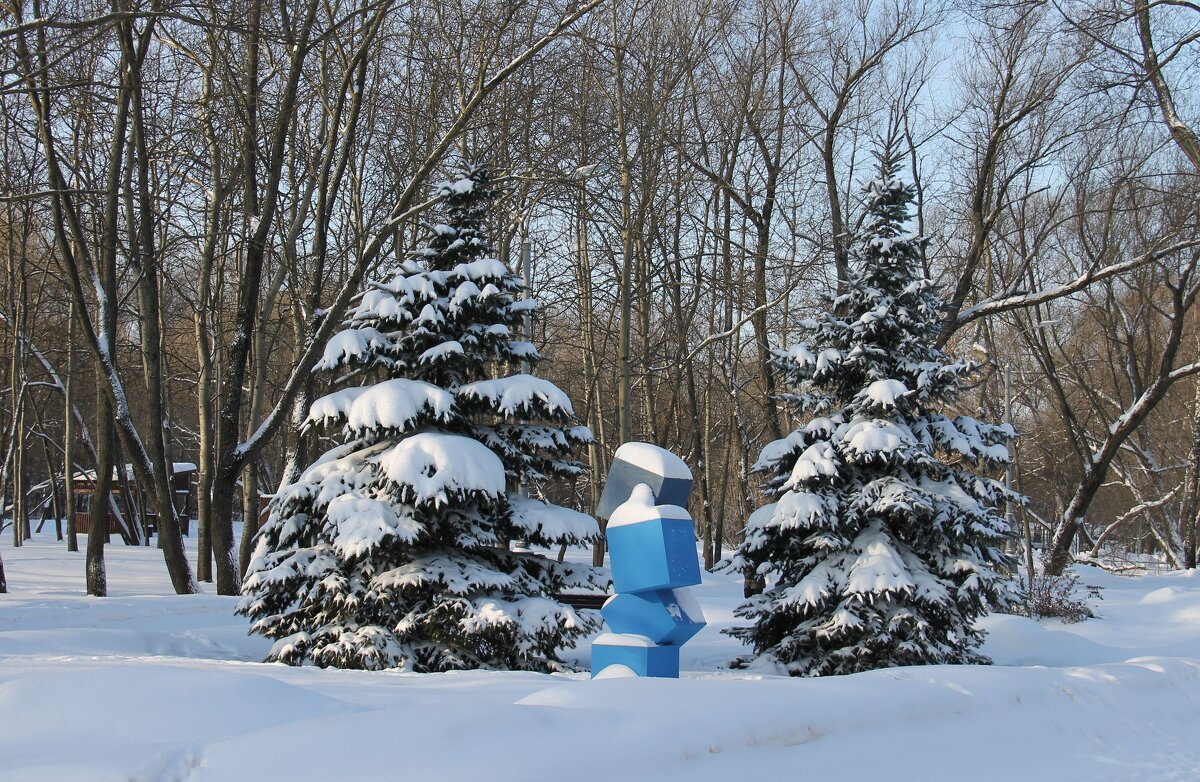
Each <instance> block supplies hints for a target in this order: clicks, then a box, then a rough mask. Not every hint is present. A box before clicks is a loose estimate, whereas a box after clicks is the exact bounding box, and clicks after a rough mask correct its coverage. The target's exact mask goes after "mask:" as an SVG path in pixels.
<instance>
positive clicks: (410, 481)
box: [379, 432, 504, 505]
mask: <svg viewBox="0 0 1200 782" xmlns="http://www.w3.org/2000/svg"><path fill="white" fill-rule="evenodd" d="M379 466H380V468H381V469H382V470H383V474H384V475H385V476H386V477H387V479H388V480H390V481H392V482H393V483H397V484H401V485H405V486H411V487H412V490H413V492H414V493H415V494H416V499H417V502H418V503H423V502H428V501H430V500H433V501H434V502H435V503H436V504H438V505H442V504H444V503H446V502H448V500H449V495H450V494H451V493H458V492H469V491H474V492H482V493H484V494H490V495H493V496H500V495H502V494H504V463H503V462H501V461H500V457H499V456H497V455H496V454H494V453H492V450H491V449H490V448H488V447H487V446H486V445H484V444H483V443H481V442H479V441H478V440H472V439H471V438H470V437H463V436H462V435H457V434H445V433H443V432H421V433H420V434H414V435H413V436H412V437H406V438H404V439H403V440H401V441H400V442H399V443H397V444H396V445H395V446H394V447H392V448H391V449H389V450H388V451H387V452H386V453H384V454H383V455H382V456H380V457H379Z"/></svg>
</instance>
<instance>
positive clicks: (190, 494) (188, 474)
mask: <svg viewBox="0 0 1200 782" xmlns="http://www.w3.org/2000/svg"><path fill="white" fill-rule="evenodd" d="M171 467H172V473H171V488H172V490H173V491H174V493H175V508H176V510H178V511H179V513H180V515H181V519H180V525H181V530H182V532H183V534H184V535H186V534H188V527H189V526H190V522H191V518H192V516H193V515H194V514H195V513H196V469H197V468H196V465H194V464H192V463H190V462H176V463H174V464H173V465H171ZM115 477H116V476H115V475H114V478H115ZM125 486H126V488H127V489H128V491H129V498H130V500H131V501H132V502H133V503H134V504H135V505H136V506H137V508H136V509H137V512H138V514H139V515H140V516H141V517H142V518H143V519H145V522H146V528H147V529H146V531H147V533H149V534H153V533H154V532H156V531H158V523H157V522H158V516H157V514H156V513H155V512H154V506H153V504H152V503H149V502H146V501H145V498H144V497H143V495H142V494H141V492H139V491H138V486H139V484H138V482H137V481H136V480H135V479H134V475H133V466H132V465H126V466H125ZM95 495H96V473H95V471H89V472H81V473H78V474H76V476H75V497H74V501H73V503H72V506H73V512H74V513H75V530H76V532H78V533H79V534H81V535H86V534H88V533H89V532H90V531H91V529H92V514H91V509H92V501H93V500H94V499H95ZM112 496H113V501H114V502H115V503H116V505H117V507H118V508H120V509H121V513H122V515H124V516H126V517H128V516H129V515H130V514H129V512H128V510H127V509H126V508H125V507H124V504H123V500H122V497H121V487H120V485H119V484H118V483H117V482H116V480H114V481H113V489H112ZM108 531H109V533H110V534H118V535H119V534H120V533H121V526H120V524H119V523H118V522H117V520H116V518H114V517H113V516H111V515H110V516H109V520H108ZM147 537H148V536H147Z"/></svg>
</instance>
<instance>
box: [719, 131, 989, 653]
mask: <svg viewBox="0 0 1200 782" xmlns="http://www.w3.org/2000/svg"><path fill="white" fill-rule="evenodd" d="M897 170H898V165H897V162H896V160H894V159H891V158H890V157H889V156H888V155H886V154H885V155H882V156H881V158H880V176H879V178H878V179H876V180H875V181H873V182H871V183H870V184H869V185H867V186H866V188H865V190H866V218H865V220H864V223H863V226H862V228H861V229H860V231H859V232H858V233H857V235H856V236H854V237H853V239H852V243H851V246H852V258H851V260H852V269H851V274H850V279H849V280H848V284H847V290H846V293H845V294H843V295H840V296H837V297H835V298H833V299H832V300H831V306H830V309H829V311H828V312H827V313H826V314H824V315H823V316H822V317H820V318H819V319H817V320H815V321H807V322H805V323H804V324H803V327H804V330H805V332H806V337H807V340H806V342H805V344H799V345H797V346H795V347H792V348H790V349H788V350H783V351H776V352H775V356H774V361H775V364H776V366H777V367H778V369H779V370H780V371H781V374H782V375H783V377H784V379H785V380H786V382H787V383H788V387H789V388H792V389H795V391H794V392H793V393H788V394H784V395H783V398H784V399H786V400H787V402H788V403H789V404H790V406H791V407H792V408H793V410H794V411H795V412H796V414H797V415H798V417H800V418H802V419H807V423H806V424H804V425H803V426H802V427H800V428H799V429H797V430H796V431H794V432H792V433H791V434H790V435H788V436H787V437H786V438H784V439H782V440H777V441H775V442H772V443H770V444H768V445H767V446H766V447H765V448H764V449H763V451H762V454H761V456H760V457H759V459H758V462H757V463H756V465H755V470H756V471H760V472H763V473H766V474H767V475H768V476H769V477H768V480H767V481H766V490H767V491H768V492H769V494H770V495H771V496H772V497H773V498H774V499H775V502H773V503H771V504H769V505H767V506H765V507H763V508H760V509H759V510H758V511H756V512H755V513H754V514H752V515H751V517H750V519H749V521H748V523H747V526H746V538H745V542H744V543H743V544H742V545H741V546H740V547H739V549H738V550H737V552H736V553H735V554H734V556H733V557H731V559H730V560H729V566H730V567H732V568H736V569H738V570H741V569H742V568H745V567H747V566H749V567H752V568H754V569H755V570H756V571H757V573H759V574H760V575H762V576H765V577H766V578H767V579H768V581H769V588H768V589H766V590H765V591H764V592H763V593H762V594H759V595H756V596H754V597H752V598H750V599H748V600H747V601H746V602H745V603H744V604H742V605H741V606H740V607H739V608H738V609H737V611H736V614H737V616H739V617H740V618H742V619H748V620H750V621H751V622H752V624H750V625H749V626H743V627H737V628H733V629H731V630H729V631H728V632H729V633H730V634H731V635H733V636H735V637H737V638H739V639H742V640H743V641H745V642H748V643H749V644H750V645H751V646H752V647H753V649H754V653H755V654H754V656H753V657H750V658H745V659H742V660H739V661H735V664H738V665H753V664H759V665H766V666H768V667H769V666H771V665H777V666H782V667H783V668H784V669H786V670H787V672H788V673H790V674H792V675H796V676H821V675H827V674H840V673H852V672H855V671H863V670H869V669H874V668H884V667H891V666H897V665H922V664H935V663H982V662H988V660H987V659H986V658H985V657H983V656H982V655H980V654H978V652H977V651H976V649H977V648H978V646H979V644H980V642H981V641H982V632H981V631H980V630H979V629H978V628H977V627H976V626H975V624H974V622H975V620H976V619H977V618H978V617H979V616H981V615H982V614H984V613H985V612H986V611H987V610H988V608H989V605H991V606H997V605H1001V604H1006V603H1008V602H1009V601H1010V600H1011V599H1012V598H1011V595H1010V593H1009V591H1008V586H1007V583H1008V572H1009V566H1010V561H1009V559H1008V558H1007V557H1006V555H1004V554H1003V552H1002V551H1001V548H1000V546H1001V543H1002V541H1003V540H1004V538H1005V537H1007V536H1008V535H1009V534H1010V533H1009V530H1008V529H1007V526H1006V523H1005V521H1004V519H1003V517H1002V516H1001V515H999V514H998V513H997V505H998V504H999V503H1002V502H1003V501H1004V500H1005V498H1006V497H1007V496H1009V495H1008V491H1007V489H1005V487H1004V486H1003V484H1002V483H1000V482H999V481H997V480H994V479H992V478H990V477H988V474H989V473H994V472H995V471H996V470H997V469H998V468H1000V467H1001V466H1002V465H1004V464H1005V463H1007V461H1008V459H1009V452H1008V448H1007V445H1008V443H1009V441H1010V439H1011V438H1012V436H1013V432H1012V428H1011V427H1010V426H1008V425H1007V424H1004V425H1000V426H996V425H992V424H987V423H982V422H980V421H977V420H975V419H974V418H971V417H969V416H952V415H949V414H946V413H943V412H939V411H942V410H947V409H951V408H952V407H953V405H954V403H955V400H956V398H957V397H958V396H959V394H960V393H961V391H962V390H963V388H964V386H965V384H967V383H968V382H969V379H970V377H971V376H972V374H973V373H974V372H975V370H976V369H977V367H976V366H975V365H973V364H972V363H970V362H965V361H955V360H952V359H950V358H949V357H948V356H947V355H945V354H944V353H943V352H942V351H940V350H938V349H937V348H935V347H934V343H935V339H936V337H937V335H938V330H939V325H938V324H939V322H940V317H941V315H942V314H943V312H944V303H943V300H942V298H941V297H940V296H939V295H938V293H937V292H936V291H935V289H934V287H933V283H932V282H931V281H930V280H928V279H925V278H924V277H923V276H922V273H921V268H922V267H921V262H920V261H921V251H922V240H921V239H920V238H918V237H915V236H912V235H910V234H909V233H908V232H907V230H906V225H907V222H908V219H909V213H908V208H909V204H910V203H911V201H912V199H913V191H912V188H911V186H909V185H906V184H904V183H902V182H901V181H900V180H899V179H898V177H897Z"/></svg>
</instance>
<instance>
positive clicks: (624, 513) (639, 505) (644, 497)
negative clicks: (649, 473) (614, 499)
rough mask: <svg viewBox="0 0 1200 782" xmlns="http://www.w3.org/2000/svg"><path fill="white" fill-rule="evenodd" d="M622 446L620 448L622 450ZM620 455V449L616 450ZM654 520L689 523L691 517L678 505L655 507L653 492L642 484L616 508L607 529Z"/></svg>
mask: <svg viewBox="0 0 1200 782" xmlns="http://www.w3.org/2000/svg"><path fill="white" fill-rule="evenodd" d="M623 447H624V446H622V448H623ZM618 453H620V449H618ZM654 519H685V520H687V521H691V519H692V516H691V514H689V513H688V512H687V509H686V508H681V507H679V506H678V505H655V504H654V490H653V489H651V488H650V487H649V486H647V485H646V484H644V483H639V484H638V485H637V486H634V487H633V491H632V492H630V494H629V499H627V500H625V502H623V503H621V504H620V505H618V506H617V509H616V510H614V511H613V512H612V516H610V517H609V519H608V526H609V528H612V527H623V526H625V525H626V524H637V523H639V522H643V521H653V520H654Z"/></svg>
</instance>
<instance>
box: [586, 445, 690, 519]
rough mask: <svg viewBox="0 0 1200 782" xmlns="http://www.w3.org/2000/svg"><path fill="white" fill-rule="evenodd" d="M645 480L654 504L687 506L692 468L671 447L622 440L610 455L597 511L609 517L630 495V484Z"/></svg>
mask: <svg viewBox="0 0 1200 782" xmlns="http://www.w3.org/2000/svg"><path fill="white" fill-rule="evenodd" d="M639 483H644V484H646V485H647V486H649V487H650V490H651V491H652V492H653V493H654V497H655V503H654V504H657V505H678V506H680V507H684V508H686V507H687V501H688V494H689V493H690V492H691V490H692V471H691V470H689V469H688V466H687V463H686V462H684V461H683V459H680V458H679V457H678V456H676V455H675V454H673V453H671V452H670V451H668V450H666V449H663V448H659V447H658V446H657V445H651V444H650V443H625V444H624V445H622V446H621V447H620V448H618V449H617V452H616V453H615V454H614V455H613V462H612V467H611V468H610V469H609V471H608V479H607V480H605V482H604V491H603V493H601V495H600V501H599V503H598V504H597V505H596V515H597V516H599V517H600V518H602V519H607V518H610V517H611V516H612V514H613V511H615V510H616V509H617V508H618V507H619V506H621V505H622V504H624V502H625V501H626V500H628V499H629V496H630V494H632V492H633V487H634V486H637V485H638V484H639Z"/></svg>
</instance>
